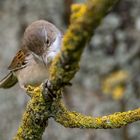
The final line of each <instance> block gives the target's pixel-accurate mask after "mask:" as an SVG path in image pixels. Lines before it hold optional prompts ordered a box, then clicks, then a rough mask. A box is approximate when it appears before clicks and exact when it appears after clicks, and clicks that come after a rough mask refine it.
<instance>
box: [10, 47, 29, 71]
mask: <svg viewBox="0 0 140 140" xmlns="http://www.w3.org/2000/svg"><path fill="white" fill-rule="evenodd" d="M27 55H28V51H27V50H26V49H21V50H20V51H18V53H17V54H16V56H15V57H14V58H13V60H12V62H11V64H10V65H9V67H8V69H9V70H11V71H15V70H18V69H21V68H23V67H25V66H26V61H25V58H26V57H27Z"/></svg>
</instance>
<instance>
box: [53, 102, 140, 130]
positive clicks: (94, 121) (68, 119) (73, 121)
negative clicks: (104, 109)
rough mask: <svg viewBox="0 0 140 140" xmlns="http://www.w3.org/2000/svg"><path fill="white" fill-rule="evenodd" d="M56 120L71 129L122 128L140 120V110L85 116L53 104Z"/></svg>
mask: <svg viewBox="0 0 140 140" xmlns="http://www.w3.org/2000/svg"><path fill="white" fill-rule="evenodd" d="M53 108H55V109H54V110H55V111H54V119H55V121H56V122H58V123H60V124H62V125H63V126H65V127H69V128H94V129H107V128H120V127H123V126H125V125H128V124H130V123H132V122H135V121H138V120H140V108H139V109H135V110H132V111H128V112H122V113H120V112H117V113H114V114H112V115H108V116H102V117H97V118H95V117H91V116H84V115H82V114H80V113H77V112H70V111H68V110H67V109H66V108H65V107H64V105H63V104H62V103H61V102H59V103H58V102H57V103H54V104H53Z"/></svg>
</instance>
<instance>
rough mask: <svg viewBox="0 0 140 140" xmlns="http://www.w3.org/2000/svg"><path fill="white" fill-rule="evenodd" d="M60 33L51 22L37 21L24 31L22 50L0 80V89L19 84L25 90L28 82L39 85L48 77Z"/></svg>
mask: <svg viewBox="0 0 140 140" xmlns="http://www.w3.org/2000/svg"><path fill="white" fill-rule="evenodd" d="M61 44H62V33H61V31H60V30H59V29H58V28H57V27H56V26H55V25H54V24H52V23H50V22H48V21H46V20H37V21H34V22H33V23H31V24H30V25H29V26H28V27H27V28H26V29H25V32H24V35H23V38H22V41H21V49H20V50H19V51H18V52H17V54H16V55H15V57H14V58H13V60H12V62H11V64H10V65H9V67H8V70H9V73H8V74H7V75H6V76H5V77H4V78H3V79H2V80H1V81H0V88H4V89H8V88H11V87H13V86H14V85H15V84H16V83H19V85H20V87H21V88H23V89H25V87H27V86H28V85H31V86H35V87H36V86H39V85H40V84H41V83H43V82H44V81H45V80H46V79H48V78H49V67H50V65H51V62H52V61H53V59H54V58H55V56H56V55H57V54H58V53H59V52H60V50H61V46H62V45H61Z"/></svg>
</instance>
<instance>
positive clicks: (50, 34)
mask: <svg viewBox="0 0 140 140" xmlns="http://www.w3.org/2000/svg"><path fill="white" fill-rule="evenodd" d="M61 42H62V34H61V32H60V31H59V29H58V28H57V27H55V26H54V25H53V24H52V23H50V22H48V21H45V20H38V21H35V22H33V23H32V24H31V25H29V26H28V27H27V28H26V30H25V33H24V37H23V42H22V45H23V47H26V48H27V49H28V50H29V51H31V52H32V53H33V55H34V56H35V57H38V58H41V59H42V60H43V61H44V63H46V64H47V63H50V61H51V60H52V59H53V58H54V57H55V56H56V55H57V53H58V52H59V51H60V47H61Z"/></svg>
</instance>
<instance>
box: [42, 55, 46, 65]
mask: <svg viewBox="0 0 140 140" xmlns="http://www.w3.org/2000/svg"><path fill="white" fill-rule="evenodd" d="M41 59H42V62H43V64H44V65H45V66H47V65H46V63H45V61H44V58H43V56H41Z"/></svg>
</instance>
